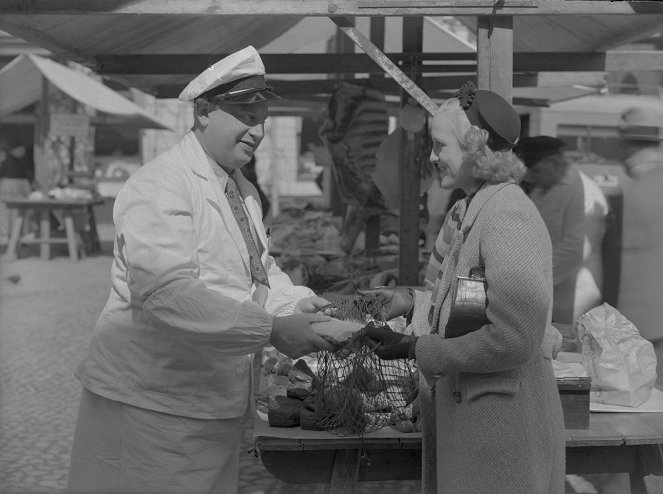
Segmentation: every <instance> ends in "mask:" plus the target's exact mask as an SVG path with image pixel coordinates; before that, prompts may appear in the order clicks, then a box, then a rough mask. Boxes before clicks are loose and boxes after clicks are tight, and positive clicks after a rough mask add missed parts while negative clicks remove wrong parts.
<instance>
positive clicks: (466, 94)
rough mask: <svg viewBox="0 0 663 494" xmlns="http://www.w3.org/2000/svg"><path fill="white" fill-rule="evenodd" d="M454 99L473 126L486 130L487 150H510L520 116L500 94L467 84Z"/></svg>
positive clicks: (515, 140) (516, 134)
mask: <svg viewBox="0 0 663 494" xmlns="http://www.w3.org/2000/svg"><path fill="white" fill-rule="evenodd" d="M456 97H457V98H458V100H459V101H460V105H461V107H462V108H463V110H465V115H467V119H468V120H469V121H470V123H471V124H472V125H476V126H477V127H479V128H481V129H484V130H486V131H488V147H490V149H492V150H493V151H504V150H508V149H511V148H513V147H514V146H515V145H516V142H518V137H519V136H520V116H518V113H517V112H516V110H514V109H513V107H512V106H511V104H509V102H508V101H507V100H505V99H504V98H502V97H501V96H500V95H499V94H497V93H494V92H492V91H486V90H483V89H477V88H476V86H475V85H474V83H473V82H471V81H468V82H466V83H465V84H463V86H462V87H461V88H460V89H459V90H458V92H457V93H456Z"/></svg>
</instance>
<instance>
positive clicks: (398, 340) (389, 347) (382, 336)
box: [366, 324, 417, 360]
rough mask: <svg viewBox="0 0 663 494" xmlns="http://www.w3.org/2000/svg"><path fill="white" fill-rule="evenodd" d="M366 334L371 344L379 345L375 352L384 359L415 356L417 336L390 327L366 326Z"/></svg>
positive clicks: (411, 357)
mask: <svg viewBox="0 0 663 494" xmlns="http://www.w3.org/2000/svg"><path fill="white" fill-rule="evenodd" d="M366 336H367V337H368V339H369V344H370V346H375V345H378V346H377V348H375V354H376V355H377V356H378V357H380V358H381V359H382V360H394V359H399V358H402V359H413V358H415V347H416V344H417V337H416V336H409V335H406V334H402V333H397V332H395V331H392V330H391V329H389V328H388V327H386V328H385V327H377V326H375V325H373V324H369V325H368V326H366Z"/></svg>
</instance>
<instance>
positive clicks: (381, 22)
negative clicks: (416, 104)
mask: <svg viewBox="0 0 663 494" xmlns="http://www.w3.org/2000/svg"><path fill="white" fill-rule="evenodd" d="M384 28H385V18H384V17H371V33H370V38H371V42H372V43H373V44H374V45H375V46H376V47H377V48H379V49H380V51H384ZM383 77H384V76H383V75H382V74H371V75H370V81H371V82H374V81H377V80H380V79H382V78H383ZM379 249H380V215H379V214H374V215H371V216H369V217H368V218H366V255H368V256H369V257H372V256H374V255H376V254H377V253H378V251H379Z"/></svg>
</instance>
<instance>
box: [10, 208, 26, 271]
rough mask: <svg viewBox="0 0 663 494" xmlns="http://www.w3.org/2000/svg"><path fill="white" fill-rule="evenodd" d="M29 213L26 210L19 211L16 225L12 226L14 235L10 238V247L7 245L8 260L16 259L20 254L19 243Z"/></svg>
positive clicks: (15, 221) (15, 220)
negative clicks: (17, 253) (17, 254)
mask: <svg viewBox="0 0 663 494" xmlns="http://www.w3.org/2000/svg"><path fill="white" fill-rule="evenodd" d="M26 215H27V211H26V210H25V209H22V210H19V211H18V214H17V215H16V218H15V219H14V223H13V225H12V234H11V237H10V238H9V245H7V259H10V260H11V259H16V252H18V241H19V240H20V238H21V232H22V231H23V223H24V222H25V218H26Z"/></svg>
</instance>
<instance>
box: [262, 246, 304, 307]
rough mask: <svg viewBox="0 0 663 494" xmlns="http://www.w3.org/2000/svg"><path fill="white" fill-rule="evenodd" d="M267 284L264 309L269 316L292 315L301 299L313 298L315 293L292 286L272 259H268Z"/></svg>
mask: <svg viewBox="0 0 663 494" xmlns="http://www.w3.org/2000/svg"><path fill="white" fill-rule="evenodd" d="M267 262H268V265H269V271H268V275H269V284H270V286H271V288H270V290H269V295H268V297H267V301H266V302H265V309H266V310H267V312H269V313H270V314H274V315H277V316H284V315H289V314H292V312H293V310H294V309H295V305H297V302H299V301H300V300H301V299H303V298H307V297H314V296H315V292H314V291H313V290H311V289H310V288H308V287H305V286H301V285H294V284H293V283H292V281H291V280H290V277H289V276H288V275H287V274H286V273H284V272H283V271H281V268H279V267H278V265H277V264H276V261H275V260H274V258H273V257H271V256H270V257H268V261H267Z"/></svg>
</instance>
